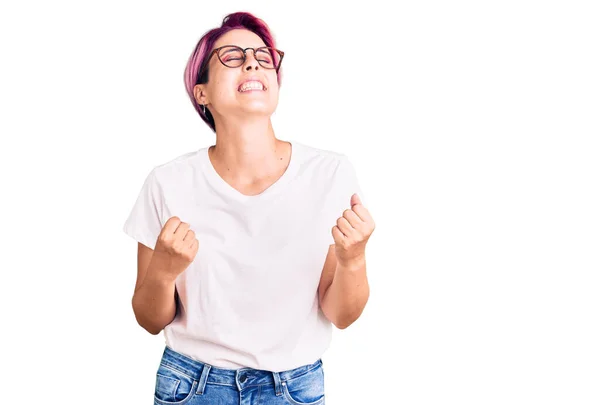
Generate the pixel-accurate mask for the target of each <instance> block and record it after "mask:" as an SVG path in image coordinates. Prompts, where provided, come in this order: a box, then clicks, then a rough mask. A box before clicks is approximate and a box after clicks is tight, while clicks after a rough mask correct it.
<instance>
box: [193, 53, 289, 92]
mask: <svg viewBox="0 0 600 405" xmlns="http://www.w3.org/2000/svg"><path fill="white" fill-rule="evenodd" d="M248 49H252V51H253V52H254V59H256V61H257V62H258V64H259V65H261V66H262V67H264V68H265V69H275V73H278V72H279V67H280V66H281V61H282V60H283V55H284V52H283V51H280V50H279V49H275V48H271V47H268V46H263V47H260V48H246V49H243V48H240V47H239V46H236V45H225V46H221V47H219V48H216V49H213V51H212V52H211V53H210V55H209V56H208V58H206V62H205V63H204V66H202V69H200V71H199V72H198V77H197V78H196V84H199V83H200V79H201V77H202V74H203V73H204V71H205V70H206V67H207V66H208V62H210V59H211V58H212V57H213V55H214V54H215V53H216V54H217V57H218V58H219V61H220V62H221V63H222V64H223V65H224V66H227V67H228V68H237V67H240V66H242V65H243V64H244V63H246V51H247V50H248Z"/></svg>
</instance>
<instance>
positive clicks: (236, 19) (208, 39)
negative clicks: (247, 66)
mask: <svg viewBox="0 0 600 405" xmlns="http://www.w3.org/2000/svg"><path fill="white" fill-rule="evenodd" d="M234 29H246V30H248V31H251V32H253V33H255V34H256V35H258V36H259V37H260V39H262V40H263V42H264V43H265V45H266V46H269V47H272V48H275V39H274V37H273V34H272V33H271V31H270V30H269V27H268V26H267V24H266V23H265V22H264V21H263V20H261V19H260V18H258V17H255V16H254V15H252V14H250V13H247V12H237V13H231V14H228V15H227V16H225V18H224V19H223V23H222V24H221V26H220V27H219V28H213V29H211V30H209V31H207V32H206V33H205V34H204V35H203V36H202V37H201V38H200V40H199V41H198V43H197V44H196V48H195V49H194V51H193V52H192V54H191V55H190V57H189V59H188V62H187V65H186V67H185V71H184V73H183V81H184V84H185V90H186V92H187V94H188V96H189V98H190V100H191V101H192V104H193V105H194V108H195V109H196V112H198V115H200V118H202V120H203V121H204V122H206V124H207V125H208V126H209V127H210V128H211V129H212V130H213V131H216V129H215V122H214V119H213V117H212V115H211V114H210V111H209V110H206V114H204V113H203V112H202V107H201V105H200V104H198V102H197V101H196V99H195V98H194V86H195V85H196V84H197V83H196V81H197V79H198V73H199V72H198V71H199V70H200V67H201V66H203V65H204V63H206V61H205V59H206V58H207V56H208V55H209V54H210V52H211V50H212V49H213V47H214V45H215V42H216V41H217V40H218V39H219V38H220V37H221V36H222V35H223V34H225V33H227V32H229V31H231V30H234ZM207 74H208V69H205V71H204V72H203V74H202V76H203V77H206V80H208V79H207V78H208V76H207ZM201 79H202V78H201ZM202 81H203V82H206V81H205V80H204V79H203V80H202ZM277 83H278V84H279V85H281V69H280V70H279V72H278V73H277Z"/></svg>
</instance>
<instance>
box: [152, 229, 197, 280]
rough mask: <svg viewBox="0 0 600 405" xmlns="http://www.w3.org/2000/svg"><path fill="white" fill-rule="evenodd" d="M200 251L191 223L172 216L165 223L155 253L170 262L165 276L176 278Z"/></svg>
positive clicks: (166, 267)
mask: <svg viewBox="0 0 600 405" xmlns="http://www.w3.org/2000/svg"><path fill="white" fill-rule="evenodd" d="M196 253H198V239H196V234H195V233H194V231H192V230H191V229H190V224H188V223H185V222H182V221H181V220H180V219H179V218H178V217H171V218H169V219H168V220H167V222H166V223H165V226H163V228H162V230H161V231H160V234H159V235H158V239H157V241H156V246H155V248H154V254H155V255H159V256H160V257H161V259H164V260H166V261H167V262H168V263H169V264H168V266H165V268H164V269H165V270H164V271H165V272H166V274H165V276H167V277H170V278H172V279H173V280H175V279H176V278H177V276H178V275H179V274H181V273H183V271H184V270H185V269H187V267H188V266H189V265H190V263H192V261H193V260H194V258H195V257H196Z"/></svg>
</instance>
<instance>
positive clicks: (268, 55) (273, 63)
mask: <svg viewBox="0 0 600 405" xmlns="http://www.w3.org/2000/svg"><path fill="white" fill-rule="evenodd" d="M255 57H256V60H258V63H260V65H261V66H262V67H265V68H267V69H277V67H278V66H279V61H280V59H281V57H280V56H279V54H278V53H277V50H276V49H275V48H258V49H257V50H256V55H255Z"/></svg>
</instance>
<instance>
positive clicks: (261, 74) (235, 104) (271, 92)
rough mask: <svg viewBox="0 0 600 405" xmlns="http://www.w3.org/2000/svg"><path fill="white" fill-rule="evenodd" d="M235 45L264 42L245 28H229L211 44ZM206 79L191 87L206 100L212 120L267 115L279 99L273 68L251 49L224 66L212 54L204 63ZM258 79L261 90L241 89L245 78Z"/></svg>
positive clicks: (200, 99) (199, 100)
mask: <svg viewBox="0 0 600 405" xmlns="http://www.w3.org/2000/svg"><path fill="white" fill-rule="evenodd" d="M223 45H237V46H239V47H240V48H242V49H245V48H259V47H262V46H266V45H265V43H264V42H263V41H262V40H261V39H260V37H259V36H258V35H256V34H254V33H253V32H251V31H248V30H245V29H236V30H232V31H229V32H228V33H226V34H224V35H223V36H221V37H220V38H219V39H218V40H217V42H216V43H215V45H214V48H213V49H215V48H218V47H221V46H223ZM208 69H209V72H208V82H207V83H205V84H199V85H196V87H195V96H196V100H197V101H198V102H199V103H200V104H206V105H207V108H208V109H209V110H210V112H211V113H212V115H213V117H215V120H217V119H219V117H231V116H236V117H243V116H248V115H253V116H257V115H258V116H260V115H262V116H271V114H273V112H274V111H275V108H276V107H277V103H278V100H279V86H278V84H277V74H276V73H275V69H266V68H264V67H262V66H261V65H260V64H259V63H258V62H257V61H256V59H255V57H254V52H253V51H252V50H251V49H248V50H247V51H246V61H245V62H244V64H243V65H242V66H240V67H236V68H230V67H227V66H224V65H223V64H222V63H221V62H220V61H219V58H218V56H217V55H216V54H215V55H213V56H212V58H211V59H210V61H209V64H208ZM252 79H253V80H257V81H260V82H262V84H263V85H264V86H265V88H266V89H265V90H254V89H249V90H245V91H244V90H242V86H241V85H242V84H243V83H244V82H246V81H248V80H252Z"/></svg>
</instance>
